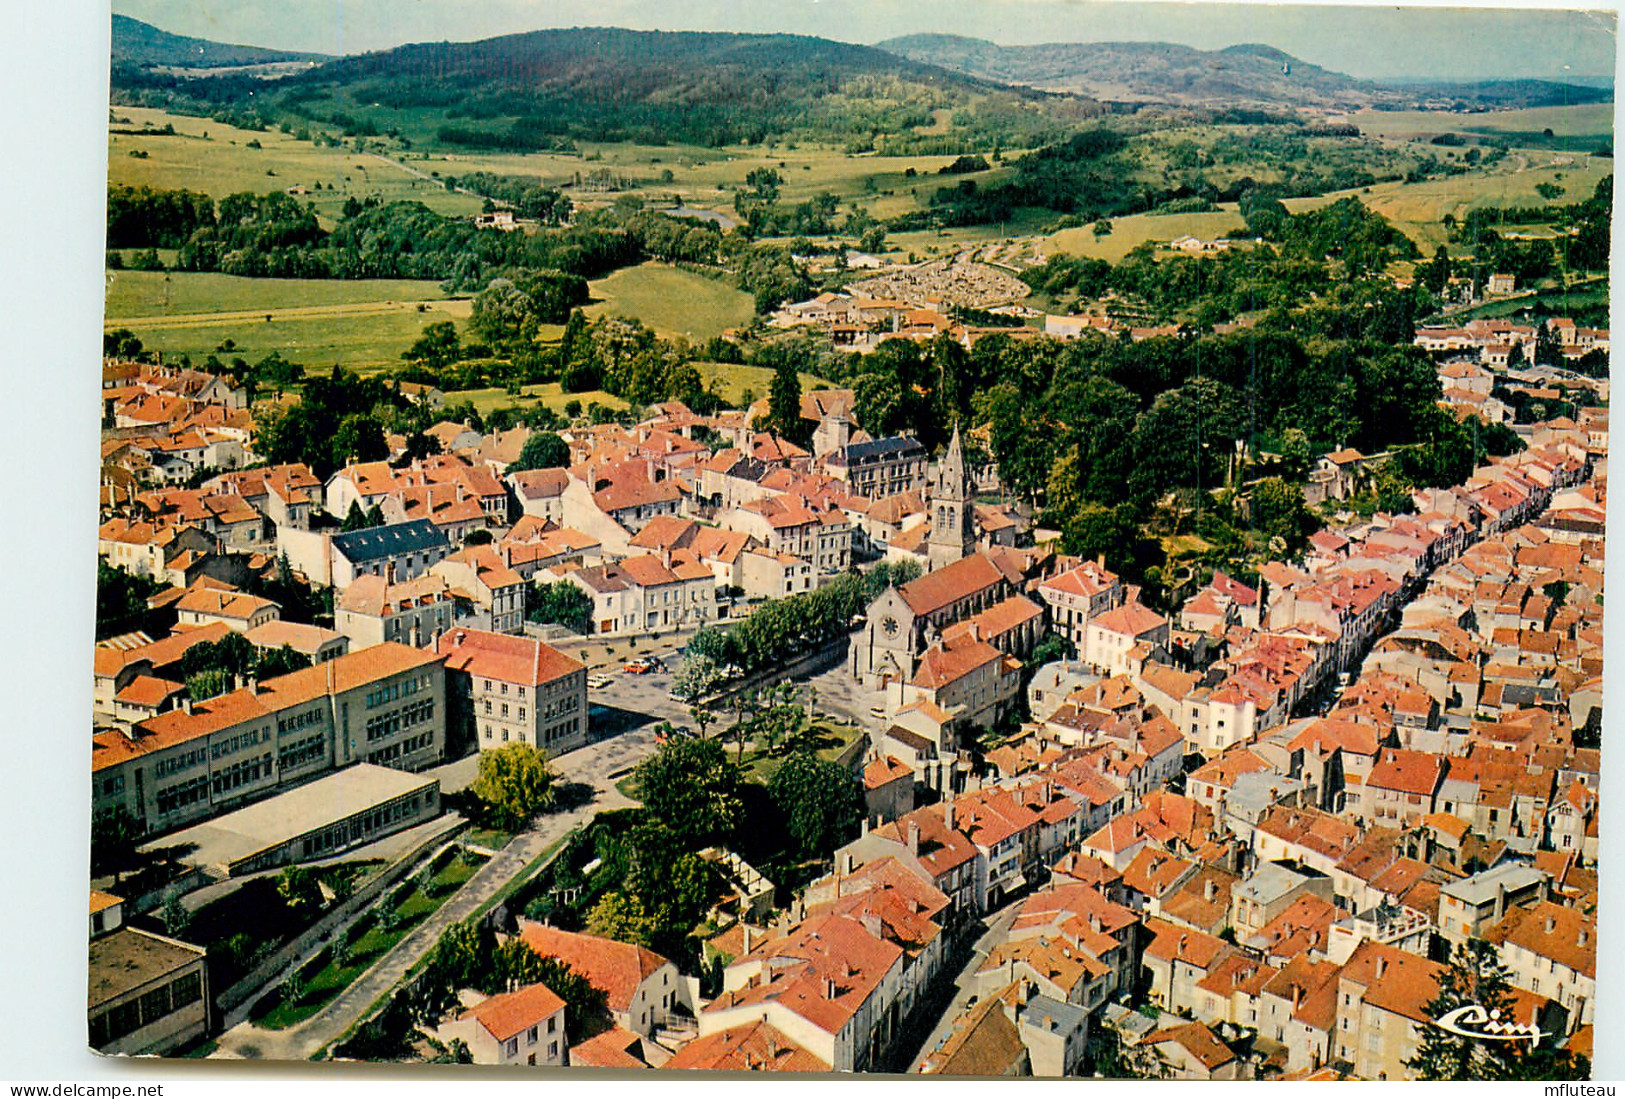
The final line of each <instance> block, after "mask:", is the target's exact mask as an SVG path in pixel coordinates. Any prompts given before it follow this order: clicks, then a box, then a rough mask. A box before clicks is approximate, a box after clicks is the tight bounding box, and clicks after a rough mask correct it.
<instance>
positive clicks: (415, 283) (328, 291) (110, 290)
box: [107, 271, 446, 323]
mask: <svg viewBox="0 0 1625 1099" xmlns="http://www.w3.org/2000/svg"><path fill="white" fill-rule="evenodd" d="M445 296H446V295H445V294H444V293H442V292H441V290H440V284H439V283H437V282H430V281H419V280H408V279H356V280H354V281H338V280H334V279H248V278H240V277H238V276H236V275H217V274H213V273H211V272H200V271H109V272H108V273H107V317H108V322H109V323H112V322H114V321H115V320H116V321H119V322H124V321H133V320H138V319H141V318H145V317H174V316H186V315H188V314H206V313H255V312H258V313H260V314H262V317H261V319H262V320H263V319H264V318H263V314H264V313H267V312H271V313H274V312H277V311H282V310H300V309H313V308H316V309H319V308H325V307H329V306H335V305H372V304H398V303H401V302H420V301H439V300H441V299H443V298H445Z"/></svg>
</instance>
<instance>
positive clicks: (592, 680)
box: [587, 675, 615, 691]
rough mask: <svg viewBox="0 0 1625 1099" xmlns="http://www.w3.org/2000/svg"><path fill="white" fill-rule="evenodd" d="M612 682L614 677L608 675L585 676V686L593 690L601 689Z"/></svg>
mask: <svg viewBox="0 0 1625 1099" xmlns="http://www.w3.org/2000/svg"><path fill="white" fill-rule="evenodd" d="M613 682H615V679H614V677H613V676H608V675H592V676H588V677H587V686H589V687H591V688H592V689H593V690H595V691H601V690H603V689H604V688H605V687H607V686H609V685H610V684H611V683H613Z"/></svg>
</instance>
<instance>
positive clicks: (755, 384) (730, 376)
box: [694, 362, 829, 405]
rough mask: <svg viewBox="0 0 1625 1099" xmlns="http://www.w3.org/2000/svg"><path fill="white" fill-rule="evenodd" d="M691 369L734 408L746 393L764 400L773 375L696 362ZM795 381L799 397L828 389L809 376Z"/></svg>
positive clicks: (749, 368)
mask: <svg viewBox="0 0 1625 1099" xmlns="http://www.w3.org/2000/svg"><path fill="white" fill-rule="evenodd" d="M694 366H695V368H696V369H697V370H699V372H700V377H702V378H704V379H705V384H706V387H707V388H708V389H710V390H712V391H713V392H715V393H716V394H717V395H718V396H719V397H721V398H722V399H723V400H725V401H728V402H729V403H731V404H734V405H738V404H739V403H740V402H741V400H742V398H743V397H744V393H745V390H747V389H748V390H750V391H751V392H752V393H753V394H754V395H755V396H756V397H758V398H760V397H765V396H767V391H768V387H769V386H770V385H771V384H772V382H773V371H772V370H770V369H768V368H767V367H765V366H747V365H745V364H742V363H702V362H697V363H695V364H694ZM797 377H799V378H800V379H801V390H802V392H803V393H805V392H806V391H807V390H809V389H818V388H824V387H827V386H828V385H829V383H828V382H826V381H825V380H824V379H822V378H818V377H815V376H813V375H811V374H798V375H797Z"/></svg>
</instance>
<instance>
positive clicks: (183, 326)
mask: <svg viewBox="0 0 1625 1099" xmlns="http://www.w3.org/2000/svg"><path fill="white" fill-rule="evenodd" d="M422 304H425V305H426V308H425V310H424V311H423V312H421V313H420V312H418V310H417V307H416V306H414V305H407V304H404V303H397V304H396V305H394V306H383V305H375V306H366V305H357V306H349V307H344V306H337V307H334V308H333V309H331V310H327V311H322V312H308V311H307V312H303V313H301V314H300V315H298V316H286V315H282V316H279V315H278V314H276V313H272V319H271V320H269V321H267V320H266V319H265V314H264V313H259V314H256V315H255V316H254V317H253V318H245V317H242V316H240V315H234V314H217V315H209V314H194V315H193V316H190V317H165V318H161V319H159V318H148V319H147V320H145V321H140V320H138V321H136V322H134V323H131V324H125V325H118V324H115V325H114V327H126V328H129V329H130V330H131V331H133V332H134V333H135V334H136V336H137V337H139V338H140V340H141V342H142V344H143V345H144V346H145V347H146V348H147V349H148V350H149V351H160V352H162V353H164V354H165V355H171V356H173V355H181V354H185V355H189V356H191V357H192V358H193V359H194V360H198V361H201V360H202V359H204V358H206V357H207V356H208V355H209V354H211V353H215V352H216V351H217V349H218V348H219V347H220V346H221V345H222V344H224V343H225V341H227V340H230V341H231V345H232V346H231V350H230V351H229V352H221V355H222V358H223V360H224V361H228V362H229V361H230V358H231V357H234V356H241V357H242V358H243V359H246V360H247V361H249V362H251V363H252V362H258V361H259V360H260V359H262V358H264V357H265V356H267V355H269V354H270V353H271V352H273V351H278V352H281V354H282V357H283V358H285V359H288V360H289V361H291V362H296V363H300V364H302V365H304V366H306V367H308V368H309V369H311V370H326V369H327V368H329V367H332V366H334V365H343V366H346V367H350V368H352V369H356V370H359V371H361V372H362V373H369V372H372V371H377V370H381V369H384V368H388V367H394V366H399V365H400V362H401V352H402V351H404V350H406V349H407V348H408V347H410V346H411V345H412V342H413V341H414V340H416V339H417V338H418V336H419V335H421V334H422V332H423V328H424V326H425V325H428V324H431V323H433V322H435V321H443V320H466V319H467V317H468V302H466V301H450V302H447V301H442V302H435V303H433V304H428V303H422Z"/></svg>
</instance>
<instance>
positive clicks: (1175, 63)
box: [880, 34, 1612, 110]
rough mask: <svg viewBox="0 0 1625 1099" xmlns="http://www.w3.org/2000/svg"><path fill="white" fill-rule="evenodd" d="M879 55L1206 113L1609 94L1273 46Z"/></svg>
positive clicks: (915, 39) (950, 42)
mask: <svg viewBox="0 0 1625 1099" xmlns="http://www.w3.org/2000/svg"><path fill="white" fill-rule="evenodd" d="M880 48H881V49H884V50H889V51H891V52H892V53H895V54H897V55H898V56H900V57H906V58H908V59H910V60H912V61H918V62H921V63H924V64H930V65H940V66H941V67H943V68H946V69H952V70H954V71H956V72H961V73H964V74H966V75H968V76H975V77H979V78H981V79H983V80H991V81H998V82H1000V83H1005V84H1018V85H1024V86H1027V87H1031V88H1039V89H1043V90H1046V91H1052V92H1071V93H1075V94H1081V95H1088V96H1092V97H1095V98H1098V99H1102V100H1108V101H1117V102H1121V101H1130V102H1150V103H1172V104H1179V105H1184V106H1203V107H1235V106H1249V107H1313V108H1331V109H1342V110H1356V109H1359V108H1362V107H1395V108H1398V107H1410V106H1448V105H1455V104H1458V103H1459V104H1460V105H1462V106H1467V107H1537V106H1547V105H1551V104H1559V103H1597V102H1607V101H1609V100H1611V99H1612V92H1611V91H1610V90H1608V89H1603V88H1594V87H1581V86H1579V85H1566V84H1555V83H1551V82H1548V81H1539V80H1517V81H1487V82H1481V83H1475V84H1447V83H1440V84H1378V83H1376V82H1374V81H1369V80H1359V79H1356V78H1355V77H1352V76H1347V75H1344V74H1343V73H1338V72H1333V71H1331V70H1330V69H1323V68H1321V67H1320V66H1318V65H1311V64H1310V63H1308V62H1307V61H1302V60H1300V59H1298V58H1295V57H1293V56H1291V55H1290V54H1287V53H1284V52H1282V51H1281V50H1278V49H1275V48H1274V47H1271V46H1261V45H1241V46H1231V47H1228V48H1226V49H1222V50H1198V49H1195V48H1193V47H1190V46H1179V45H1172V44H1170V43H1167V42H1072V43H1066V42H1056V43H1050V44H1046V45H1038V46H1000V45H996V44H995V43H992V42H987V41H983V40H982V39H979V38H963V37H959V36H957V35H948V34H917V35H910V36H908V37H904V38H893V39H890V40H889V41H886V42H882V43H880Z"/></svg>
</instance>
